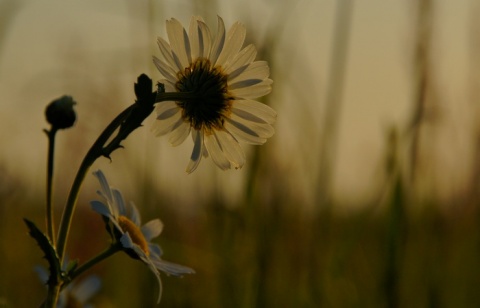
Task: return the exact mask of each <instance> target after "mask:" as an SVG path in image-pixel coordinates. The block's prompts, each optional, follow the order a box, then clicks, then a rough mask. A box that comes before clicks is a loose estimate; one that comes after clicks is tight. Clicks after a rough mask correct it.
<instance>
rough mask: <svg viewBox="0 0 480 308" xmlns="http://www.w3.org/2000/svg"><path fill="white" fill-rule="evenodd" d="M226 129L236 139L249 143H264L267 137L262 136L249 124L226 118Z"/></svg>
mask: <svg viewBox="0 0 480 308" xmlns="http://www.w3.org/2000/svg"><path fill="white" fill-rule="evenodd" d="M225 129H226V130H228V131H229V132H230V133H231V134H232V135H233V136H234V137H235V138H236V139H238V140H240V141H243V142H246V143H249V144H264V143H265V142H266V141H267V139H266V138H262V137H260V136H259V135H258V134H257V133H256V132H255V131H253V130H252V129H250V128H248V127H247V126H245V125H243V124H240V123H238V122H235V121H232V120H230V119H228V118H226V121H225Z"/></svg>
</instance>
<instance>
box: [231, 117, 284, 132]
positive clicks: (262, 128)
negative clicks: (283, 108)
mask: <svg viewBox="0 0 480 308" xmlns="http://www.w3.org/2000/svg"><path fill="white" fill-rule="evenodd" d="M230 120H232V121H234V122H237V123H239V124H241V125H244V126H246V127H247V128H248V129H250V130H252V131H254V132H255V134H257V135H258V136H259V137H261V138H270V137H272V136H273V134H274V133H275V129H274V128H273V126H272V125H270V124H268V123H258V122H253V121H249V120H248V119H245V118H242V117H239V116H237V115H236V114H234V113H232V114H231V115H230Z"/></svg>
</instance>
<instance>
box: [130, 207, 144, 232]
mask: <svg viewBox="0 0 480 308" xmlns="http://www.w3.org/2000/svg"><path fill="white" fill-rule="evenodd" d="M130 220H131V221H132V222H133V223H134V224H135V225H137V226H140V224H141V223H142V219H141V217H140V212H139V211H138V208H137V207H136V206H135V204H134V203H133V202H130Z"/></svg>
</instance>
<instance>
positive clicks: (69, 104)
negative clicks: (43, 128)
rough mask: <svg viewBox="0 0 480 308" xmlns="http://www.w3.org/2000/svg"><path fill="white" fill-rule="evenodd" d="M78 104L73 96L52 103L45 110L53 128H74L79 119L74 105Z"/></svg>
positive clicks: (65, 96) (66, 96) (63, 97)
mask: <svg viewBox="0 0 480 308" xmlns="http://www.w3.org/2000/svg"><path fill="white" fill-rule="evenodd" d="M75 104H76V102H75V101H74V100H73V98H72V97H71V96H68V95H64V96H62V97H60V98H57V99H56V100H54V101H52V102H51V103H50V104H49V105H48V106H47V108H46V109H45V116H46V117H47V121H48V123H50V124H52V128H56V129H65V128H69V127H72V126H73V124H74V123H75V120H76V119H77V115H76V113H75V110H73V105H75Z"/></svg>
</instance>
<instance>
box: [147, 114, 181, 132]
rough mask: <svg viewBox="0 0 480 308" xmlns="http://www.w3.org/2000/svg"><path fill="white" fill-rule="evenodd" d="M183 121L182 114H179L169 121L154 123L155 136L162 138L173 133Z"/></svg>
mask: <svg viewBox="0 0 480 308" xmlns="http://www.w3.org/2000/svg"><path fill="white" fill-rule="evenodd" d="M182 121H183V120H182V114H181V112H177V113H176V114H175V115H173V116H172V117H170V118H168V119H165V120H157V121H155V122H154V123H153V127H152V131H153V133H154V134H155V135H157V136H162V135H165V134H167V133H169V132H171V131H173V130H174V129H175V128H176V127H177V126H178V125H179V124H181V123H182Z"/></svg>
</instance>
